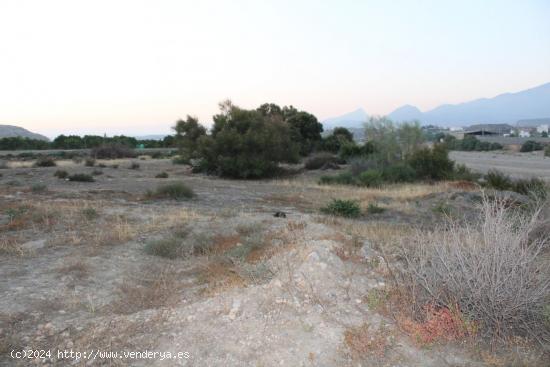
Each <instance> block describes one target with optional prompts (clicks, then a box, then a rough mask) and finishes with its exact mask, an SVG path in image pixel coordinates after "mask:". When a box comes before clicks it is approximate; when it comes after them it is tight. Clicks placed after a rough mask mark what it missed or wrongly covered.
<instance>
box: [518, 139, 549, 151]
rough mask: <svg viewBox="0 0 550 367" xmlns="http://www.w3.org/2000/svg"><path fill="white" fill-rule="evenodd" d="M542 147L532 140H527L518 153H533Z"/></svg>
mask: <svg viewBox="0 0 550 367" xmlns="http://www.w3.org/2000/svg"><path fill="white" fill-rule="evenodd" d="M542 149H543V145H542V144H541V143H538V142H536V141H534V140H527V141H526V142H525V143H523V144H522V145H521V149H520V150H519V151H520V152H524V153H525V152H533V151H535V150H542Z"/></svg>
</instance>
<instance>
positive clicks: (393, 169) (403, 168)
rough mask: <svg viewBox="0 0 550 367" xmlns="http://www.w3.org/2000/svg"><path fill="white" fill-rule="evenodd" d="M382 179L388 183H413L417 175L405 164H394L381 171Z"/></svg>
mask: <svg viewBox="0 0 550 367" xmlns="http://www.w3.org/2000/svg"><path fill="white" fill-rule="evenodd" d="M382 177H383V179H384V181H388V182H413V181H415V180H416V177H417V174H416V172H415V170H414V169H413V168H412V167H411V166H410V165H408V164H407V163H395V164H391V165H389V166H385V167H384V168H383V169H382Z"/></svg>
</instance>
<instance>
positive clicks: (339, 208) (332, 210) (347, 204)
mask: <svg viewBox="0 0 550 367" xmlns="http://www.w3.org/2000/svg"><path fill="white" fill-rule="evenodd" d="M321 212H322V213H324V214H329V215H336V216H340V217H346V218H357V217H359V216H360V215H361V208H360V207H359V203H358V202H357V201H355V200H340V199H333V200H332V201H331V202H330V203H329V204H328V205H327V206H325V207H323V208H321Z"/></svg>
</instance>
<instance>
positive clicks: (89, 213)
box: [81, 207, 99, 220]
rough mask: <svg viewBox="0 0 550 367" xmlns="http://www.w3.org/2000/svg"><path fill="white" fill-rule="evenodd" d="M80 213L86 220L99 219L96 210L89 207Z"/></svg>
mask: <svg viewBox="0 0 550 367" xmlns="http://www.w3.org/2000/svg"><path fill="white" fill-rule="evenodd" d="M81 213H82V215H83V216H84V217H85V218H86V219H87V220H92V219H95V218H97V217H99V214H98V212H97V210H95V209H94V208H91V207H87V208H84V209H82V211H81Z"/></svg>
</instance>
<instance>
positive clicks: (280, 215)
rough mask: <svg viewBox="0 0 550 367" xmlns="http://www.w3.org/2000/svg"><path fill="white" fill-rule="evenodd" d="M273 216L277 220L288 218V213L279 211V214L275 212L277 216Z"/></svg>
mask: <svg viewBox="0 0 550 367" xmlns="http://www.w3.org/2000/svg"><path fill="white" fill-rule="evenodd" d="M273 216H274V217H275V218H286V213H285V212H280V211H277V212H275V214H273Z"/></svg>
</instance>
